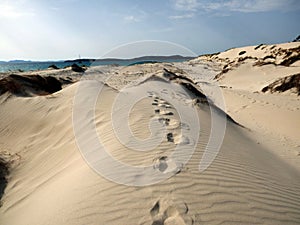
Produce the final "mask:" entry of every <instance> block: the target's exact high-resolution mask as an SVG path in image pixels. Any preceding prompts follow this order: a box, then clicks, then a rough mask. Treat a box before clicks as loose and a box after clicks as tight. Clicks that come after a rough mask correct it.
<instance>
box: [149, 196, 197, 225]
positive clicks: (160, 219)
mask: <svg viewBox="0 0 300 225" xmlns="http://www.w3.org/2000/svg"><path fill="white" fill-rule="evenodd" d="M161 211H162V212H161ZM150 215H151V217H152V219H153V222H152V224H151V225H186V223H185V221H184V220H183V218H182V217H181V216H180V214H179V212H178V210H177V209H176V207H174V206H172V205H171V206H167V208H166V209H165V210H163V209H162V207H161V205H160V202H159V201H157V202H156V203H155V204H154V206H153V207H152V209H151V210H150ZM191 224H193V222H192V223H191Z"/></svg>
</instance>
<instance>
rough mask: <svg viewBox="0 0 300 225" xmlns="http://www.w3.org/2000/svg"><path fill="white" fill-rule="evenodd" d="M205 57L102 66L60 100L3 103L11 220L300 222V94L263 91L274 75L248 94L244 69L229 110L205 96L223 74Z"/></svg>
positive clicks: (228, 82)
mask: <svg viewBox="0 0 300 225" xmlns="http://www.w3.org/2000/svg"><path fill="white" fill-rule="evenodd" d="M249 48H250V47H249ZM266 48H267V47H266ZM251 49H252V47H251ZM232 51H235V50H232ZM239 51H240V50H236V52H239ZM246 51H247V50H246ZM224 54H225V53H224ZM245 54H246V53H245ZM220 55H221V54H220ZM225 56H226V55H225ZM225 56H224V57H225ZM197 60H198V61H197ZM197 60H194V61H192V62H188V63H183V64H182V63H178V64H173V65H172V64H148V65H136V66H132V67H120V68H119V69H116V68H108V67H106V68H104V69H103V70H102V69H101V68H92V69H91V70H90V71H87V75H86V76H85V77H84V80H81V81H79V82H76V83H74V84H70V85H68V86H67V87H65V88H63V89H62V90H60V91H58V92H56V93H53V94H50V95H45V96H34V97H30V98H23V97H17V96H11V97H10V98H7V97H8V94H7V93H6V94H4V95H2V96H0V102H1V103H0V104H1V108H0V154H1V155H2V156H6V157H5V158H4V157H3V158H4V159H5V161H6V162H8V163H9V166H10V169H9V175H8V176H7V181H8V183H7V186H6V188H5V191H4V195H3V196H2V200H1V201H2V203H3V204H2V206H1V208H0V215H1V216H0V224H11V225H18V224H20V225H24V224H30V225H34V224H37V225H39V224H56V225H57V224H145V225H146V224H150V225H163V224H165V225H166V224H168V225H170V224H172V225H174V224H298V223H300V214H299V212H300V173H299V165H300V164H299V157H298V156H297V154H295V152H297V151H298V150H297V149H299V146H300V144H299V143H298V137H297V130H298V124H297V118H298V117H299V105H298V108H297V104H298V103H299V97H298V96H297V95H294V94H293V93H287V94H285V95H282V94H276V93H275V94H270V93H263V92H261V89H262V87H261V86H263V85H265V84H266V83H268V84H270V83H271V82H270V81H271V80H273V79H269V80H267V81H266V80H265V79H263V78H260V79H261V81H260V83H257V82H255V81H253V82H252V83H249V84H248V85H250V87H248V85H246V84H244V82H245V83H247V82H248V80H251V78H248V76H250V75H249V74H250V73H251V71H252V67H249V68H250V69H249V70H250V71H248V72H247V71H245V74H241V76H242V75H244V76H245V79H240V83H241V85H240V86H239V83H238V80H237V78H235V80H233V78H232V79H231V78H230V76H231V75H232V76H234V75H233V74H230V73H231V72H232V73H234V72H235V71H236V70H238V69H239V68H236V69H233V70H232V71H231V72H228V74H227V73H226V74H224V78H223V80H222V79H221V80H220V83H221V86H224V87H228V88H224V87H223V88H222V92H223V94H224V99H225V104H226V110H225V109H224V111H223V109H222V110H218V107H221V103H220V102H218V101H217V99H215V97H216V96H215V95H213V94H211V95H210V96H208V97H207V98H205V97H204V96H203V95H201V93H202V94H203V93H204V92H205V90H206V93H208V92H207V90H213V89H209V88H208V87H209V85H210V84H211V85H212V83H211V82H216V81H212V79H211V77H212V76H209V77H208V78H207V80H206V81H205V75H204V74H203V72H205V71H207V73H209V74H210V75H213V77H215V76H216V75H217V74H218V73H219V71H221V70H222V67H221V66H220V65H219V64H216V63H215V64H214V63H213V62H207V61H205V60H204V59H203V57H202V58H200V59H197ZM200 60H201V61H200ZM206 60H208V59H206ZM209 60H213V59H209ZM191 63H192V64H193V65H191ZM241 66H243V65H241ZM267 66H270V65H266V66H263V67H260V69H261V70H264V69H266V70H267ZM218 68H219V70H218ZM244 69H245V68H244ZM269 69H270V68H269ZM245 70H246V69H245ZM286 70H291V71H292V70H298V71H299V67H296V66H295V68H294V67H293V68H291V66H289V67H287V68H286ZM96 71H102V73H97V72H96ZM197 71H198V73H199V76H198V77H197ZM45 73H46V72H45ZM57 73H59V72H57ZM108 75H113V76H111V77H110V79H109V80H106V77H107V76H108ZM227 75H228V77H227ZM274 78H275V77H274ZM257 79H258V78H257ZM74 80H76V79H74ZM204 81H205V82H204ZM203 82H204V83H203ZM255 83H256V86H255V85H254V84H255ZM233 84H234V85H233ZM251 85H252V86H251ZM229 87H232V88H231V89H230V88H229ZM205 88H207V89H205ZM78 90H83V92H82V93H83V94H82V95H78ZM99 90H100V94H99V92H98V91H99ZM254 91H258V93H253V92H254ZM95 93H98V94H99V96H98V95H96V97H97V96H98V98H95V95H94V94H95ZM88 106H94V108H90V107H88ZM20 109H21V110H20ZM94 109H95V110H94ZM275 111H276V112H275ZM226 113H227V114H228V116H231V117H232V119H233V120H235V121H236V123H235V122H234V121H233V120H230V119H227V120H224V118H226V117H227V115H226ZM266 113H268V114H267V116H266ZM270 115H272V118H273V117H274V118H273V120H272V118H271V116H270ZM74 118H75V119H74ZM196 118H197V120H199V125H198V124H197V120H196ZM292 118H293V119H292ZM279 119H280V120H282V123H283V124H280V123H276V121H278V120H279ZM213 121H215V122H216V121H219V122H220V123H221V122H222V121H225V123H226V124H225V125H226V131H225V136H224V139H223V142H222V145H221V148H220V149H219V152H218V154H216V158H215V159H214V160H213V161H212V163H211V164H210V165H209V166H208V168H207V169H205V170H204V171H199V164H200V162H201V160H203V157H209V155H210V154H211V155H213V153H214V149H212V148H213V147H214V145H210V144H208V143H211V138H212V133H214V132H215V130H214V129H213V127H214V125H212V124H213ZM239 124H240V125H239ZM128 128H130V129H129V130H128ZM278 128H279V134H277V133H276V134H274V133H272V132H276V131H278ZM91 129H94V131H95V133H90V130H91ZM94 135H96V137H97V142H95V139H94V138H95V136H94ZM132 135H134V136H132ZM278 135H279V136H280V135H281V137H284V138H287V139H284V138H283V139H282V140H280V142H281V144H284V145H286V147H282V145H281V144H278V143H277V142H278V139H277V138H276V137H278ZM290 140H293V141H290ZM99 143H101V146H102V148H103V149H105V150H106V151H107V152H103V151H99V148H97V146H98V144H99ZM297 145H299V146H297ZM271 147H272V148H271ZM210 148H211V149H210ZM83 149H84V150H83ZM288 150H289V151H288ZM100 153H101V154H100ZM111 157H113V158H114V159H116V160H118V161H116V160H112V158H111ZM118 162H122V163H118ZM126 165H131V166H126ZM99 171H100V172H101V174H99ZM0 178H1V177H0ZM124 184H126V185H124ZM150 184H152V185H150Z"/></svg>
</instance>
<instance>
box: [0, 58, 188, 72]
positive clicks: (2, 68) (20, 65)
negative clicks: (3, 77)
mask: <svg viewBox="0 0 300 225" xmlns="http://www.w3.org/2000/svg"><path fill="white" fill-rule="evenodd" d="M182 61H184V59H162V60H159V62H182ZM146 62H147V60H145V61H138V60H130V59H129V60H118V59H113V60H103V61H94V62H91V61H83V62H78V61H77V62H74V61H71V62H64V61H55V62H53V61H49V62H0V72H27V71H37V70H45V69H47V68H48V67H49V66H51V65H55V66H56V67H58V68H60V69H62V68H65V67H68V66H71V65H72V64H74V63H76V64H77V65H79V66H87V67H90V66H101V65H119V66H129V65H132V64H140V63H146ZM149 62H152V61H151V60H149Z"/></svg>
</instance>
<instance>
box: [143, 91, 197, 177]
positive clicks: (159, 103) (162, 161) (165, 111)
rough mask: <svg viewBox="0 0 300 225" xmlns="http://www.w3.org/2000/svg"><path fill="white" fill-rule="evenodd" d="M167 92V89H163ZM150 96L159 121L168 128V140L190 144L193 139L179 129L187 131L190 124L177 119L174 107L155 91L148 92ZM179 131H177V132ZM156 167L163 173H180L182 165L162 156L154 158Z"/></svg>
mask: <svg viewBox="0 0 300 225" xmlns="http://www.w3.org/2000/svg"><path fill="white" fill-rule="evenodd" d="M163 91H165V92H166V90H163ZM148 95H149V97H150V98H153V102H152V106H153V107H154V113H155V115H156V116H157V117H158V121H159V122H160V123H161V124H163V125H164V126H165V128H166V130H167V134H166V137H165V138H166V141H167V142H171V143H174V144H175V145H189V144H190V143H191V140H190V138H189V137H186V136H184V135H182V134H181V133H179V134H178V130H180V129H184V130H186V131H189V130H190V127H189V125H187V124H184V123H181V122H180V121H178V120H177V118H176V117H175V115H174V112H173V111H174V108H173V107H172V106H171V104H170V103H168V102H167V101H165V100H164V99H162V98H160V97H158V94H157V93H155V92H148ZM176 131H177V132H176ZM154 169H158V170H159V171H160V172H162V173H167V172H171V171H172V172H173V173H175V174H176V173H179V172H180V171H181V169H182V166H178V165H176V164H175V163H174V162H173V161H172V160H171V159H169V158H168V157H167V156H161V157H159V158H158V159H155V160H154Z"/></svg>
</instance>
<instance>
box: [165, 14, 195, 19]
mask: <svg viewBox="0 0 300 225" xmlns="http://www.w3.org/2000/svg"><path fill="white" fill-rule="evenodd" d="M194 16H195V14H194V13H189V14H183V15H175V16H169V19H172V20H179V19H189V18H193V17H194Z"/></svg>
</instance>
